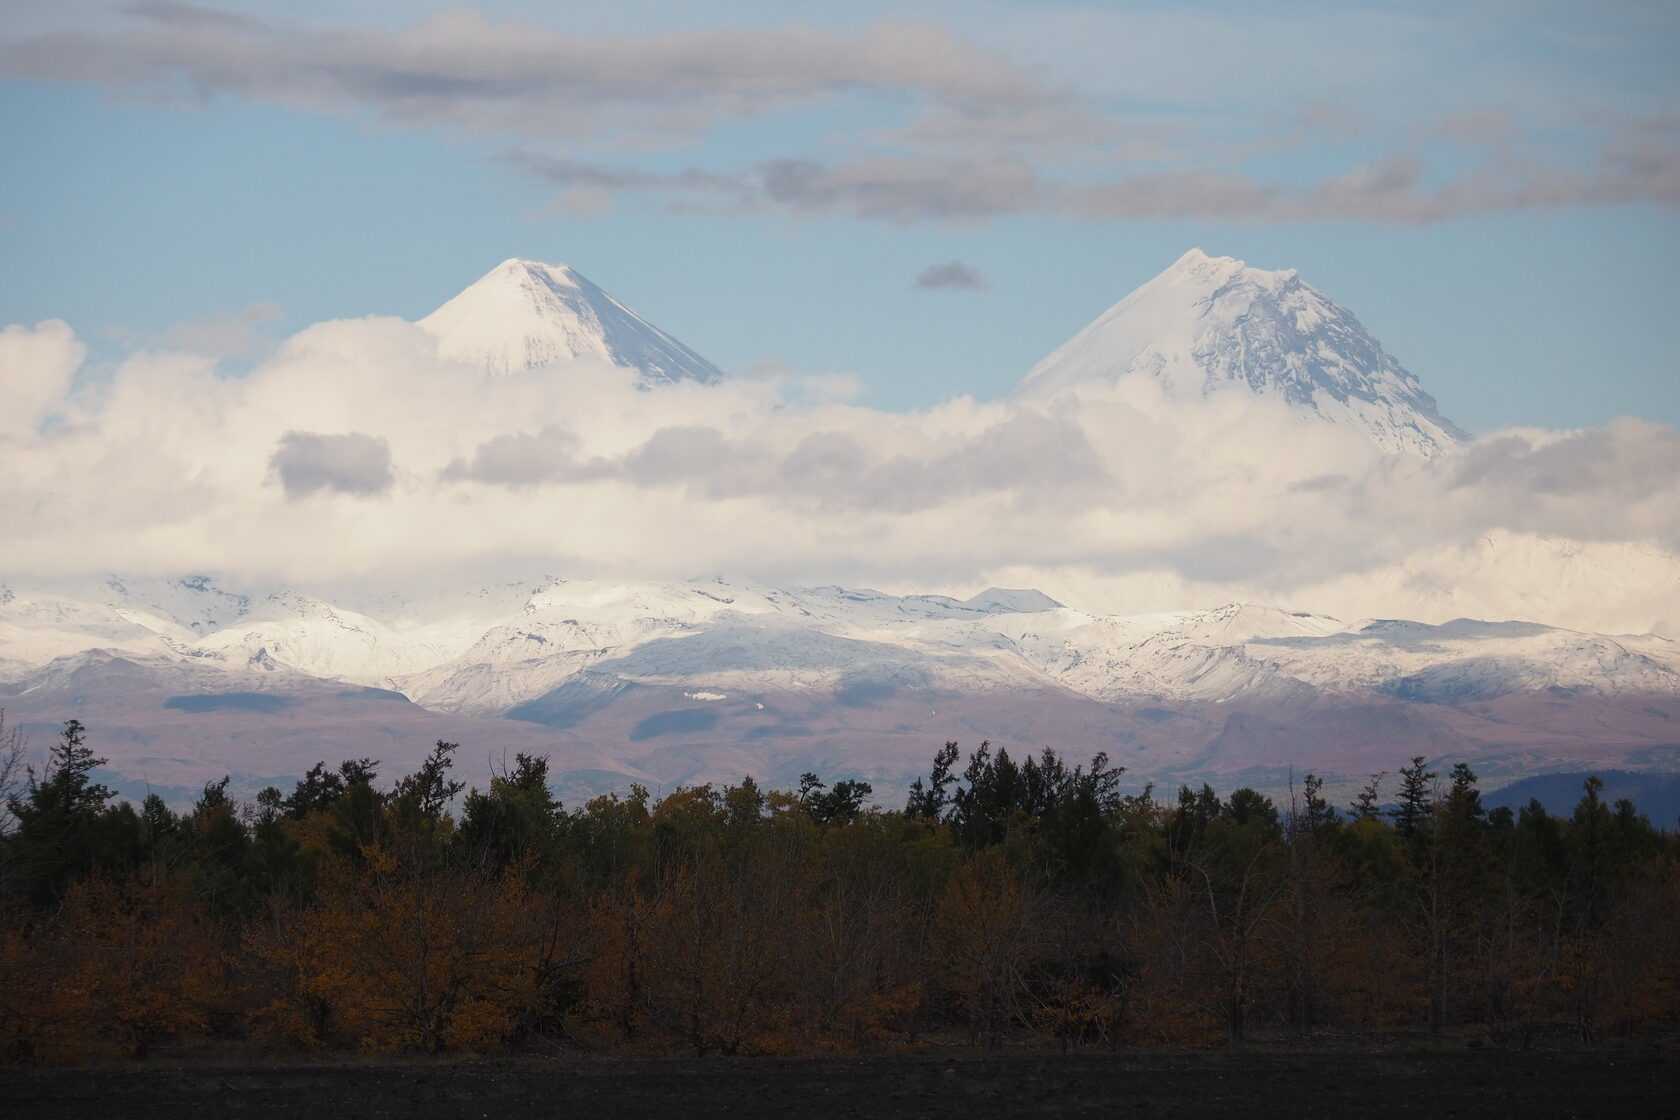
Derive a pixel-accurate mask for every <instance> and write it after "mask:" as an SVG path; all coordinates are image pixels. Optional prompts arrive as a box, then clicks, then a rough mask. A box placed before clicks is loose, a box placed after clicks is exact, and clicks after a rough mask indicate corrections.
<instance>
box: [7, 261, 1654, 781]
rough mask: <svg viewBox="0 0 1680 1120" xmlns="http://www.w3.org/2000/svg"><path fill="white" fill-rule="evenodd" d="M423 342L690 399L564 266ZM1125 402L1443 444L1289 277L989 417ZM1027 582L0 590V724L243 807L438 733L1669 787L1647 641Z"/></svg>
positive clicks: (731, 753)
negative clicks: (595, 367)
mask: <svg viewBox="0 0 1680 1120" xmlns="http://www.w3.org/2000/svg"><path fill="white" fill-rule="evenodd" d="M420 325H421V326H422V327H424V328H425V329H427V330H428V331H430V332H431V333H432V334H433V335H434V336H435V337H436V339H437V346H438V349H439V352H440V354H441V355H442V356H444V357H445V358H448V359H451V360H454V361H457V362H460V363H462V364H464V365H467V366H471V367H474V368H476V369H478V370H479V371H481V372H482V373H483V374H484V375H485V376H486V377H488V378H490V379H492V380H495V379H498V378H506V377H513V376H523V375H526V372H527V371H529V375H530V376H539V377H540V376H548V375H549V374H548V371H546V370H545V369H544V368H543V367H546V366H550V365H557V364H558V363H563V362H565V361H568V360H571V359H574V358H579V357H582V358H586V359H589V358H592V359H597V360H604V361H607V362H611V363H614V364H617V365H620V366H625V367H628V368H632V369H636V370H639V371H640V372H641V375H642V377H643V380H644V383H646V384H650V385H652V384H659V383H669V382H675V381H694V382H701V383H711V382H714V381H716V380H717V379H719V378H720V377H721V376H722V374H721V373H720V372H719V370H718V369H717V368H716V367H715V366H713V365H712V364H711V363H709V362H707V361H706V360H705V359H704V358H701V357H700V356H699V355H697V354H695V353H694V352H693V351H691V350H689V349H688V348H687V347H685V346H683V345H682V344H681V343H679V342H677V341H676V340H675V339H673V338H671V337H670V336H669V335H667V334H665V333H664V332H662V331H660V330H659V329H658V328H656V327H653V326H652V325H651V324H649V323H648V322H647V321H646V320H644V319H642V318H641V317H640V316H638V315H636V314H635V313H634V312H631V311H629V310H628V309H627V308H626V307H624V305H623V304H621V303H619V302H618V301H617V300H615V299H613V298H612V297H610V296H608V295H607V294H606V293H604V292H602V291H601V290H600V289H599V288H597V287H596V286H595V285H593V284H591V283H590V282H589V281H588V280H586V279H584V278H583V277H582V276H580V275H579V274H577V273H576V272H574V271H572V270H571V269H569V268H564V267H551V266H548V265H540V264H534V263H531V262H527V261H519V260H510V261H507V262H504V263H503V264H502V265H500V266H498V267H497V268H496V269H494V270H492V271H491V272H490V273H489V274H488V275H486V276H485V277H484V278H482V279H481V280H479V281H478V282H476V283H475V284H473V285H472V286H471V287H469V288H468V289H467V290H466V291H464V292H462V293H461V294H460V295H459V296H457V297H456V298H454V299H452V300H450V301H449V302H448V303H446V304H444V305H443V306H442V307H440V308H439V309H438V310H437V311H435V312H433V313H432V314H431V315H428V316H426V317H425V318H424V319H422V320H420ZM557 368H558V367H557ZM1123 379H1146V380H1148V381H1150V382H1151V383H1153V384H1154V385H1156V386H1158V387H1159V388H1160V390H1161V391H1162V393H1163V394H1164V395H1165V396H1166V397H1167V398H1168V399H1170V400H1186V399H1199V398H1202V397H1206V396H1209V395H1213V394H1221V393H1237V392H1247V393H1251V394H1255V395H1259V396H1262V397H1267V398H1272V399H1275V400H1277V401H1280V402H1282V404H1284V405H1285V406H1287V407H1289V408H1291V409H1293V410H1294V411H1296V412H1297V413H1298V414H1299V415H1300V416H1301V417H1302V418H1303V422H1313V423H1317V422H1326V423H1332V424H1336V425H1339V426H1342V427H1345V428H1348V429H1350V430H1353V431H1356V432H1359V433H1362V434H1363V435H1364V436H1366V437H1368V438H1369V439H1371V440H1372V441H1374V443H1375V444H1376V445H1377V446H1378V447H1380V448H1382V449H1383V450H1385V451H1388V452H1392V453H1395V454H1398V455H1402V456H1405V455H1418V456H1431V455H1434V454H1437V453H1440V452H1441V451H1442V450H1443V449H1445V448H1448V447H1450V446H1451V445H1453V444H1455V443H1457V442H1459V441H1461V440H1463V439H1465V438H1466V437H1465V435H1464V433H1463V432H1462V431H1460V430H1459V429H1458V428H1457V427H1456V426H1454V425H1453V424H1452V423H1451V421H1449V420H1447V419H1446V418H1444V417H1442V416H1441V415H1440V413H1439V411H1438V410H1437V408H1436V406H1435V402H1434V400H1433V399H1432V398H1431V397H1430V396H1429V395H1428V394H1427V393H1426V392H1424V390H1423V389H1422V387H1421V386H1420V385H1419V383H1418V381H1417V379H1416V378H1414V377H1413V376H1412V375H1411V374H1410V373H1408V372H1406V370H1405V369H1403V368H1402V367H1401V366H1400V365H1399V364H1398V363H1397V362H1396V361H1395V360H1394V359H1393V358H1391V357H1389V356H1388V355H1387V354H1386V353H1385V352H1384V351H1383V350H1382V348H1381V346H1380V345H1379V344H1378V343H1377V341H1376V340H1375V339H1374V338H1372V337H1371V336H1370V334H1369V333H1368V332H1366V331H1365V329H1364V328H1363V327H1362V326H1361V325H1360V324H1359V322H1358V320H1357V319H1355V318H1354V317H1353V316H1352V315H1351V314H1350V313H1349V312H1347V311H1346V310H1345V309H1343V308H1341V307H1339V306H1338V305H1337V304H1335V303H1334V302H1332V301H1330V300H1329V299H1328V298H1326V297H1325V296H1323V295H1322V294H1320V293H1319V292H1317V291H1316V290H1314V289H1313V288H1311V287H1310V286H1308V285H1306V284H1305V283H1303V282H1302V281H1300V280H1299V278H1297V277H1296V275H1295V274H1294V273H1293V272H1288V271H1279V272H1266V271H1261V270H1257V269H1252V268H1249V267H1248V266H1246V265H1245V264H1244V263H1243V262H1241V261H1236V260H1232V259H1230V258H1213V257H1208V256H1206V255H1205V254H1203V253H1201V252H1200V251H1194V250H1193V251H1192V252H1190V253H1187V254H1186V255H1185V256H1184V257H1183V258H1181V259H1180V260H1179V261H1178V262H1177V263H1175V264H1174V265H1173V266H1172V267H1170V268H1169V269H1168V270H1167V271H1166V272H1164V273H1162V274H1161V275H1160V276H1159V277H1157V278H1156V279H1155V280H1153V281H1151V282H1150V283H1148V284H1146V285H1145V286H1144V287H1142V288H1140V289H1138V291H1136V292H1134V293H1133V294H1132V295H1130V296H1128V297H1127V298H1126V299H1124V300H1122V301H1121V302H1120V303H1118V304H1116V305H1115V306H1114V307H1113V308H1112V309H1111V310H1109V311H1108V312H1106V313H1105V314H1104V315H1102V316H1101V317H1100V318H1098V319H1097V320H1096V321H1095V322H1094V323H1092V324H1091V325H1090V326H1089V327H1087V328H1086V329H1085V330H1083V331H1081V332H1080V333H1079V334H1078V335H1076V336H1075V337H1074V338H1073V339H1072V340H1070V341H1069V342H1068V343H1067V344H1066V345H1064V346H1062V347H1061V348H1060V349H1058V350H1056V351H1055V352H1054V353H1052V354H1051V355H1050V356H1049V357H1047V358H1046V359H1044V360H1043V361H1042V362H1040V363H1039V364H1038V365H1037V366H1035V367H1034V368H1033V369H1032V371H1031V372H1029V373H1028V374H1027V376H1026V377H1025V379H1024V380H1023V381H1022V383H1021V385H1020V387H1019V389H1018V391H1017V396H1018V398H1021V399H1024V400H1028V401H1032V400H1049V399H1053V398H1055V397H1057V396H1058V395H1060V394H1068V393H1072V394H1077V393H1079V392H1081V391H1082V390H1083V389H1084V388H1085V387H1087V386H1092V385H1095V386H1103V385H1107V384H1110V383H1113V382H1116V381H1120V380H1123ZM1664 562H1667V561H1664ZM1058 590H1059V589H1058V588H1056V587H1045V588H1043V589H1001V588H990V589H987V590H984V591H981V592H979V593H978V594H976V595H973V596H971V597H968V598H966V599H958V598H953V597H948V596H943V595H888V594H882V593H879V592H874V591H868V590H857V589H843V588H839V587H818V588H801V587H772V586H768V585H765V584H762V583H758V582H755V581H753V580H750V579H733V578H731V579H725V578H708V579H697V580H690V581H677V582H642V583H637V582H623V583H616V582H585V581H578V580H568V579H560V578H554V577H548V576H545V577H542V578H538V579H533V580H530V581H528V582H520V583H507V584H502V585H497V586H491V587H482V588H474V589H471V590H464V591H461V592H459V593H457V594H445V595H439V596H434V597H432V598H428V599H421V600H408V599H404V598H403V597H402V596H401V595H400V594H398V593H396V592H395V591H394V590H389V589H387V590H385V591H382V592H380V593H379V594H377V595H374V596H369V595H366V594H356V595H351V594H343V593H326V592H322V593H319V594H312V593H310V592H309V591H308V590H306V589H297V588H285V587H262V586H254V585H253V586H245V585H238V584H236V583H234V582H233V581H223V580H219V579H213V578H209V577H204V576H195V577H190V578H176V579H168V578H145V579H141V578H128V577H112V578H109V579H105V580H96V581H86V582H81V583H63V584H53V585H48V584H42V583H35V584H28V585H26V584H23V583H19V582H12V583H6V582H5V581H4V579H3V578H0V708H3V709H4V710H5V711H6V713H7V717H8V719H9V720H10V721H12V722H13V723H14V724H21V725H23V726H25V727H27V728H29V729H30V730H31V733H32V734H35V733H40V734H42V735H45V736H49V737H50V735H51V733H52V731H53V729H54V728H55V727H56V725H57V723H58V722H59V721H61V720H63V719H65V718H67V717H69V716H71V715H76V716H78V717H79V718H82V719H83V721H84V722H86V723H88V724H89V725H90V726H92V727H94V728H95V730H96V733H97V734H98V735H99V736H101V741H100V748H99V749H100V750H101V751H102V752H103V753H106V754H108V755H109V756H110V758H111V766H112V770H113V771H114V773H115V775H116V776H117V777H118V778H121V779H126V780H129V781H148V782H152V783H162V784H164V785H170V786H177V787H182V788H186V787H191V786H193V785H194V784H196V783H198V782H202V781H204V780H206V779H211V778H215V777H219V776H220V775H221V774H222V773H224V772H230V773H234V774H237V775H239V776H240V782H241V784H242V785H244V786H253V785H260V784H263V783H265V782H267V781H270V780H281V779H284V778H286V777H295V776H296V775H298V774H301V773H302V772H303V771H304V770H305V769H307V768H308V767H309V766H310V765H311V764H313V763H314V762H315V761H317V760H319V759H322V758H328V757H347V756H351V755H355V756H361V755H377V756H382V757H384V758H385V759H386V760H387V762H388V763H390V764H391V765H394V766H401V765H404V764H406V761H407V760H411V759H414V758H418V757H419V756H420V755H421V754H423V753H424V751H425V750H426V749H427V747H428V746H429V744H430V742H431V741H432V740H433V739H436V738H449V739H454V740H459V741H462V742H463V743H464V744H465V745H467V747H468V751H467V752H466V753H465V754H464V755H463V759H464V760H465V761H467V762H468V770H467V772H468V774H469V776H474V775H476V776H482V773H483V772H484V771H485V768H486V767H487V766H488V767H491V768H493V767H494V765H495V763H494V760H493V758H490V759H489V760H488V761H486V762H482V763H480V764H478V769H477V771H475V770H474V769H473V768H472V766H473V764H472V762H471V759H473V758H475V757H488V756H491V755H493V754H494V752H495V751H498V750H499V751H502V752H508V751H513V750H529V751H537V752H540V753H549V754H551V755H553V756H554V769H555V771H556V773H558V774H559V775H561V778H562V784H563V787H564V790H565V791H568V792H570V793H578V792H587V791H593V790H599V789H606V788H613V787H618V786H622V785H623V784H625V783H627V782H629V781H643V782H647V783H650V784H667V785H668V784H671V783H677V782H697V781H710V780H733V779H735V778H738V777H739V776H741V775H742V774H746V773H752V774H754V775H755V776H757V777H759V778H761V779H764V780H769V781H772V782H787V781H791V780H796V779H797V775H798V774H799V773H801V772H802V771H805V770H816V771H818V772H820V773H823V774H824V775H826V776H830V777H844V776H861V777H865V778H868V779H869V780H871V781H874V782H875V783H877V786H878V788H880V789H881V790H883V791H890V790H892V789H894V788H895V787H902V786H903V785H904V784H906V783H907V782H908V781H909V779H910V777H911V776H912V775H914V774H915V773H917V772H919V771H920V769H921V768H922V767H923V766H924V765H925V764H926V761H927V759H928V758H929V757H930V756H931V754H932V752H933V750H935V749H936V748H937V747H938V745H939V744H940V743H942V742H944V741H946V740H947V739H961V740H964V741H966V742H967V743H968V744H969V745H973V744H974V743H977V742H978V741H979V740H980V739H983V738H985V739H991V740H993V741H994V742H996V743H998V744H999V745H1003V746H1008V747H1010V748H1011V749H1014V750H1023V749H1024V750H1034V749H1037V748H1040V747H1043V746H1046V745H1050V746H1055V747H1057V748H1058V749H1060V750H1063V751H1066V752H1068V753H1070V754H1073V755H1081V754H1090V753H1094V752H1096V751H1098V750H1102V751H1106V752H1108V753H1109V754H1110V756H1111V757H1112V758H1113V759H1114V761H1116V762H1117V763H1119V764H1122V765H1125V766H1127V767H1129V768H1131V769H1132V770H1133V771H1134V773H1136V774H1137V775H1139V776H1140V778H1142V777H1149V778H1157V779H1159V780H1161V781H1164V782H1169V781H1177V780H1181V779H1184V780H1193V779H1199V778H1203V777H1207V778H1212V779H1214V780H1216V781H1220V782H1221V783H1222V784H1223V785H1226V786H1228V785H1229V784H1230V782H1231V781H1232V780H1238V779H1241V780H1247V781H1253V782H1256V783H1259V784H1261V785H1265V784H1266V783H1271V784H1272V785H1273V787H1274V788H1275V787H1276V786H1277V785H1279V784H1281V783H1283V782H1284V781H1286V780H1287V777H1288V775H1289V774H1290V773H1291V772H1292V771H1293V770H1307V769H1312V770H1316V771H1318V772H1319V773H1320V774H1322V775H1327V776H1329V777H1330V778H1331V779H1332V780H1333V782H1334V781H1343V782H1354V781H1357V780H1359V779H1361V778H1362V777H1363V776H1364V775H1365V774H1366V773H1368V772H1370V771H1372V770H1375V769H1392V768H1394V766H1395V765H1397V764H1398V763H1401V762H1404V761H1405V760H1406V759H1407V758H1408V757H1410V756H1411V755H1414V754H1426V755H1430V756H1435V757H1443V756H1445V757H1451V758H1459V759H1465V760H1470V761H1472V762H1474V763H1475V764H1476V766H1477V768H1478V769H1480V770H1482V771H1483V772H1484V776H1485V777H1490V778H1494V779H1498V778H1505V779H1514V778H1518V777H1522V776H1525V775H1527V774H1531V773H1536V772H1542V771H1545V770H1547V769H1558V768H1574V769H1579V768H1581V767H1582V766H1583V765H1603V764H1606V763H1609V764H1615V765H1618V766H1621V767H1624V768H1639V767H1657V768H1665V767H1666V768H1672V767H1675V766H1680V647H1677V645H1676V643H1675V642H1673V641H1670V640H1669V639H1668V638H1665V637H1662V636H1658V635H1654V634H1641V635H1605V634H1589V633H1583V632H1578V631H1574V630H1569V629H1563V628H1559V627H1554V626H1546V625H1541V624H1539V623H1537V622H1529V621H1485V622H1484V621H1475V620H1471V619H1456V620H1453V621H1449V622H1444V623H1441V624H1438V625H1426V624H1423V623H1419V622H1409V621H1402V620H1392V619H1370V618H1358V617H1340V618H1337V617H1330V616H1328V615H1326V614H1314V613H1303V612H1299V611H1292V610H1284V609H1279V608H1277V607H1273V606H1266V605H1260V604H1252V603H1229V604H1224V605H1210V604H1200V605H1198V606H1201V607H1203V608H1206V609H1182V610H1166V611H1152V612H1150V613H1141V612H1140V611H1139V610H1138V609H1137V607H1136V605H1135V604H1133V605H1132V608H1131V609H1129V610H1128V609H1125V605H1124V604H1119V605H1118V609H1113V610H1108V611H1104V610H1102V609H1098V608H1096V607H1094V606H1093V605H1092V599H1091V598H1090V597H1086V598H1085V599H1084V605H1085V607H1086V609H1084V610H1079V609H1074V608H1073V607H1070V606H1066V605H1064V604H1063V603H1062V602H1059V601H1058V600H1057V599H1056V598H1054V597H1053V596H1055V595H1056V594H1057V593H1058ZM1063 595H1064V597H1066V593H1065V592H1064V593H1063ZM1350 613H1351V612H1350Z"/></svg>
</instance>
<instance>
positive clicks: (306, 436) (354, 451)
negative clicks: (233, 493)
mask: <svg viewBox="0 0 1680 1120" xmlns="http://www.w3.org/2000/svg"><path fill="white" fill-rule="evenodd" d="M269 465H270V466H271V467H273V469H274V472H275V473H276V474H278V475H279V476H280V484H281V485H282V486H283V487H285V489H286V497H288V498H303V497H307V496H308V495H310V494H313V493H315V492H317V491H319V490H334V491H337V492H338V493H340V494H360V495H364V496H367V495H375V494H383V493H384V492H385V491H387V490H389V489H390V488H391V483H392V482H393V481H394V478H393V476H392V474H391V447H390V444H388V443H387V442H386V441H385V440H383V439H381V438H379V437H377V436H369V435H363V434H362V433H360V432H348V433H346V434H344V435H322V434H321V433H319V432H287V433H286V434H285V435H283V436H281V437H280V446H279V447H278V448H277V449H276V450H275V452H274V455H273V457H272V458H271V459H269Z"/></svg>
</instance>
